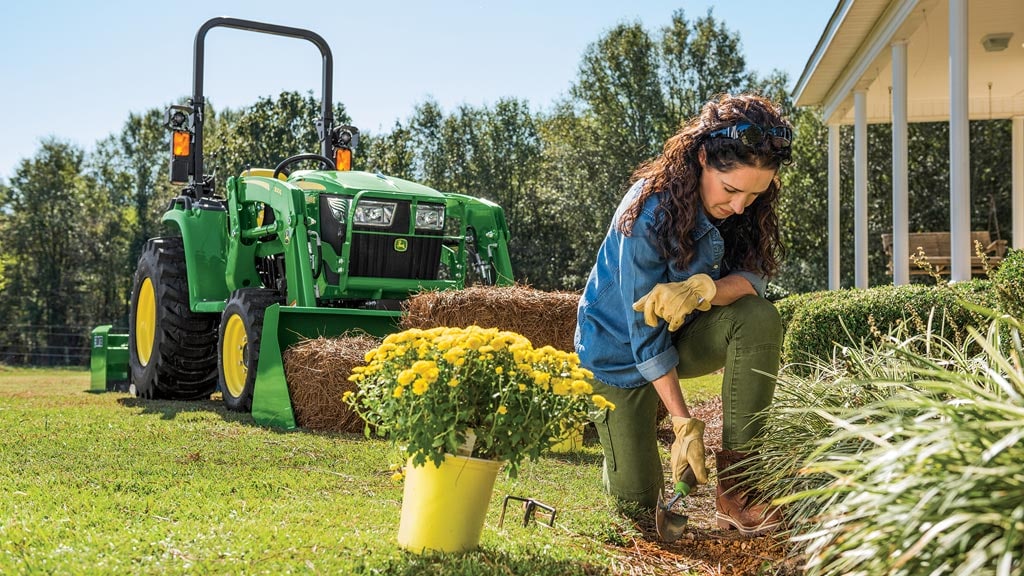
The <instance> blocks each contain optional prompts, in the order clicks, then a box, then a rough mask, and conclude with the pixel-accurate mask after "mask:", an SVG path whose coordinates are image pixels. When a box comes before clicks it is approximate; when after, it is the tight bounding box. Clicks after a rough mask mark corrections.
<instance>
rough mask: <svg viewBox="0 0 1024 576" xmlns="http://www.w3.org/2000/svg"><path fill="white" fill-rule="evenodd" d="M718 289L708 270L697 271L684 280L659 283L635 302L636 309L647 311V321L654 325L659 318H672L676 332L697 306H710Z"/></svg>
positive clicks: (670, 319) (671, 327)
mask: <svg viewBox="0 0 1024 576" xmlns="http://www.w3.org/2000/svg"><path fill="white" fill-rule="evenodd" d="M717 292H718V289H717V288H716V287H715V281H714V280H712V279H711V277H710V276H708V275H707V274H694V275H693V276H690V277H689V278H687V279H686V280H683V281H682V282H666V283H664V284H655V285H654V288H651V291H650V292H648V293H647V294H644V296H643V298H640V299H639V300H637V301H636V302H634V303H633V310H635V311H637V312H640V311H641V310H642V311H643V313H644V322H646V323H647V325H648V326H650V327H652V328H653V327H655V326H657V325H658V318H659V317H660V318H664V319H665V321H666V322H668V329H669V331H670V332H675V331H676V330H678V329H679V327H680V326H682V325H683V321H684V320H686V317H687V316H688V315H689V314H690V312H693V311H694V310H702V311H706V310H710V309H711V300H712V299H714V297H715V293H717Z"/></svg>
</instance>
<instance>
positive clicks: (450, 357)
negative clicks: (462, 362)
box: [442, 346, 466, 365]
mask: <svg viewBox="0 0 1024 576" xmlns="http://www.w3.org/2000/svg"><path fill="white" fill-rule="evenodd" d="M465 355H466V349H465V348H463V347H462V346H453V347H452V348H451V349H449V350H448V351H447V352H445V353H444V356H442V358H444V361H445V362H447V363H449V364H456V365H459V364H458V361H459V359H460V358H462V357H463V356H465Z"/></svg>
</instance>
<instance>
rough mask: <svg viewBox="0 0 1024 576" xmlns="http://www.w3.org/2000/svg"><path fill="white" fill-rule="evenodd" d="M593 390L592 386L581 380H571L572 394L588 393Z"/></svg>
mask: <svg viewBox="0 0 1024 576" xmlns="http://www.w3.org/2000/svg"><path fill="white" fill-rule="evenodd" d="M593 391H594V388H593V386H591V385H590V384H588V383H587V382H585V381H583V380H573V381H572V393H573V394H590V393H591V392H593Z"/></svg>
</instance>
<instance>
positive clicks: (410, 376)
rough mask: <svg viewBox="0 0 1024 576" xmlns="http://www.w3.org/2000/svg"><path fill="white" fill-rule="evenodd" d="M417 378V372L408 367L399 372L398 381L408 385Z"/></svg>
mask: <svg viewBox="0 0 1024 576" xmlns="http://www.w3.org/2000/svg"><path fill="white" fill-rule="evenodd" d="M415 379H416V372H415V371H413V370H410V369H408V368H406V369H405V370H402V371H401V372H400V373H399V374H398V383H399V384H401V385H402V386H408V385H409V384H412V381H413V380H415Z"/></svg>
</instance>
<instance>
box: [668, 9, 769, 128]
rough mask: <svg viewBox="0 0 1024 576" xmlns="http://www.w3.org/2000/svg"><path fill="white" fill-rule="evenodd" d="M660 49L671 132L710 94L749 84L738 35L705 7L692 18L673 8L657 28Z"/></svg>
mask: <svg viewBox="0 0 1024 576" xmlns="http://www.w3.org/2000/svg"><path fill="white" fill-rule="evenodd" d="M661 54H662V63H663V67H662V70H663V77H664V88H665V102H666V108H667V110H668V115H669V131H670V132H671V131H674V130H675V129H676V128H678V127H679V126H681V125H682V124H683V123H684V122H686V120H688V119H689V118H691V117H693V116H696V115H697V114H699V113H700V110H701V107H702V106H703V105H704V103H705V102H707V101H708V100H709V99H710V98H711V97H713V96H714V95H716V94H722V93H726V92H734V91H736V89H737V88H739V87H750V86H751V85H752V84H753V80H754V78H753V75H752V74H751V73H750V72H748V71H747V64H746V60H745V59H744V57H743V50H742V43H741V42H740V36H739V34H737V33H734V32H731V31H729V30H728V29H727V28H726V27H725V23H724V22H720V21H717V20H715V17H714V15H713V14H712V10H711V9H710V8H709V9H708V12H707V14H706V15H705V16H704V17H703V18H698V19H697V20H694V21H693V22H690V21H688V20H686V14H685V12H684V11H683V10H682V9H679V10H676V11H675V13H673V14H672V22H671V23H670V24H669V25H668V26H666V27H664V28H662V31H661Z"/></svg>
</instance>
